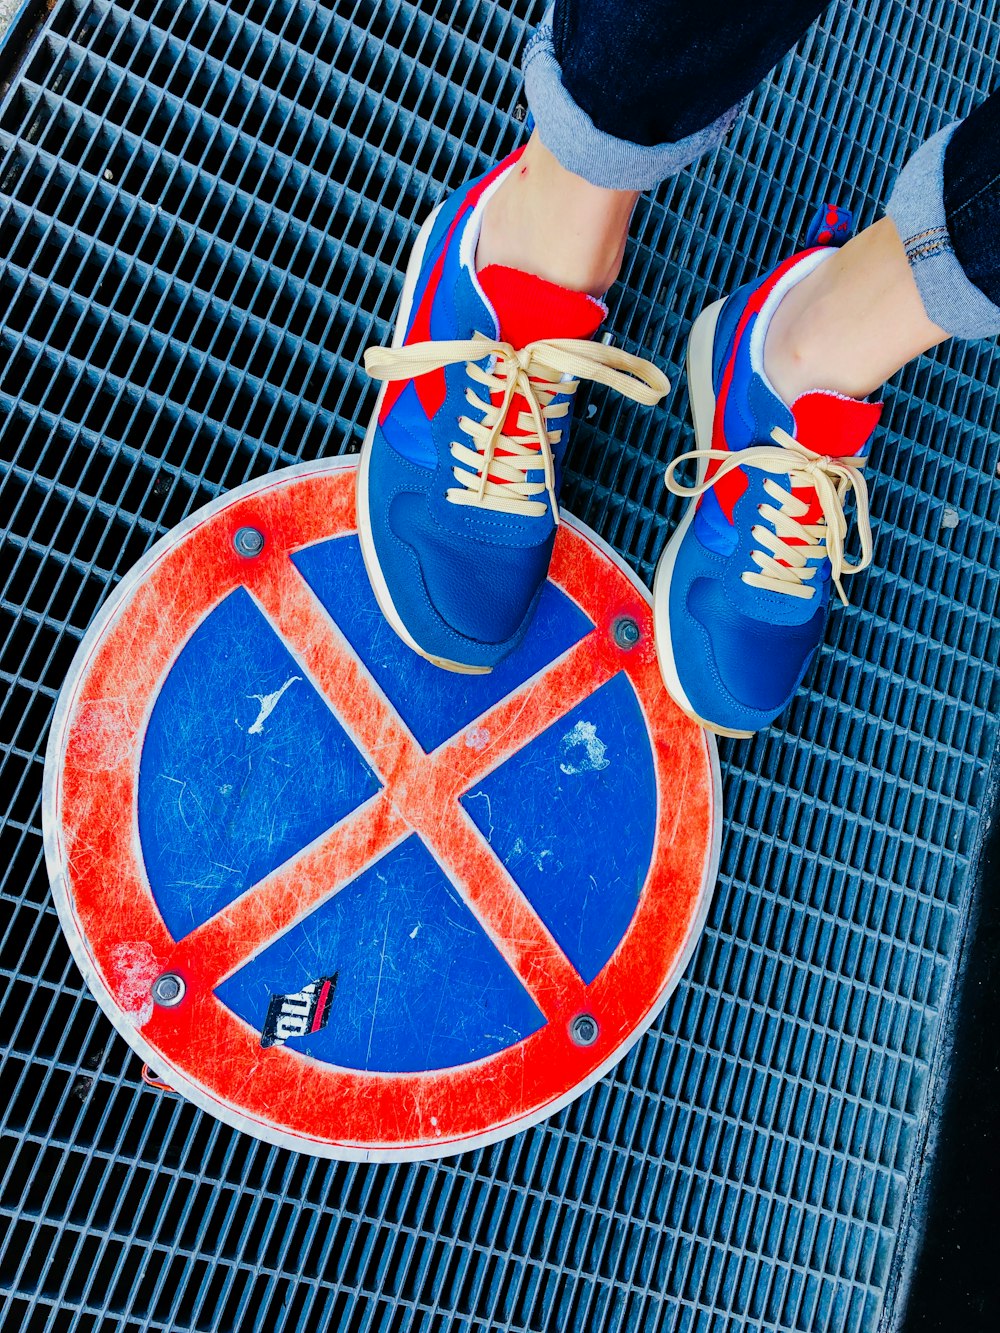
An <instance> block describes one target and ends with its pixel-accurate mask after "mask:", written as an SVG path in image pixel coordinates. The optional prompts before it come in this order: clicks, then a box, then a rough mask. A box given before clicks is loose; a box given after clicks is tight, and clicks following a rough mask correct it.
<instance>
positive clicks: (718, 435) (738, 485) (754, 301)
mask: <svg viewBox="0 0 1000 1333" xmlns="http://www.w3.org/2000/svg"><path fill="white" fill-rule="evenodd" d="M812 253H813V251H812V250H803V251H802V252H801V253H800V254H797V255H792V256H791V257H790V258H788V259H786V260H784V261H783V262H782V263H780V264H779V265H778V267H777V268H776V269H775V270H774V272H773V273H771V274H770V275H769V276H768V277H767V278H766V279H765V280H764V281H763V282H762V283H761V284H760V286H759V287H758V288H757V290H756V291H755V292H753V293H752V294H751V296H750V299H749V300H748V301H747V303H746V306H745V307H744V310H743V313H742V314H741V315H740V319H739V323H738V325H737V327H736V333H735V334H734V336H733V348H734V349H735V348H736V347H737V346H738V345H739V343H740V340H741V339H742V338H743V336H744V334H745V333H746V331H747V327H748V326H749V324H750V321H751V319H753V317H754V316H755V315H758V314H759V313H760V311H761V309H762V308H763V306H764V303H765V301H766V300H767V298H768V297H769V296H770V295H771V292H772V290H773V289H774V287H775V286H776V285H777V283H779V282H780V281H781V279H782V278H783V277H784V276H785V274H786V273H787V272H788V270H789V269H791V268H794V267H795V265H796V264H798V263H799V262H800V260H802V259H805V257H806V255H810V254H812ZM735 360H736V358H735V355H731V356H730V358H729V361H728V362H727V364H726V368H725V370H724V371H723V372H722V382H721V383H720V385H719V392H718V395H717V397H716V401H715V419H714V422H713V425H712V448H713V449H721V450H723V451H725V452H726V453H728V452H729V445H728V443H727V441H726V432H725V416H726V400H727V399H728V397H729V389H730V386H731V385H732V382H733V367H734V365H735ZM721 466H722V464H721V463H718V462H716V460H715V459H714V458H713V459H712V460H711V461H710V462H709V465H708V469H707V471H706V473H705V480H706V481H710V480H711V479H712V477H714V476H715V474H716V472H718V470H719V468H720V467H721ZM749 484H750V483H749V481H748V479H747V474H746V473H745V472H744V471H743V469H742V468H734V469H733V471H732V472H730V473H728V474H727V475H726V476H725V477H723V478H722V480H721V481H720V482H719V483H718V485H717V486H716V487H715V498H716V499H717V500H718V502H719V508H720V509H721V510H722V512H723V513H724V514H725V516H726V518H727V519H728V520H729V522H730V523H732V521H733V510H734V509H735V508H736V504H737V501H738V500H739V499H740V498H741V497H742V496H743V493H744V492H745V491H746V488H747V486H748V485H749ZM698 503H699V504H701V501H700V500H699V501H698Z"/></svg>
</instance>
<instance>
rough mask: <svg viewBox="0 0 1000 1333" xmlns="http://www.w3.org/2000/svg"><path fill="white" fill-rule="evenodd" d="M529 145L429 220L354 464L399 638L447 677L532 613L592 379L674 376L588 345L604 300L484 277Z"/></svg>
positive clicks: (521, 276)
mask: <svg viewBox="0 0 1000 1333" xmlns="http://www.w3.org/2000/svg"><path fill="white" fill-rule="evenodd" d="M519 156H520V153H516V154H514V155H513V157H511V158H508V159H507V160H506V161H505V162H502V163H501V164H500V165H499V166H498V167H496V168H494V170H493V171H491V172H489V174H488V175H486V176H484V177H482V178H481V179H480V180H478V181H474V182H473V183H472V184H471V185H468V186H466V187H465V188H464V189H462V190H460V191H458V193H457V194H454V195H452V196H451V198H449V199H447V200H446V201H445V202H444V203H443V204H441V205H440V206H439V208H438V209H437V210H436V211H435V212H434V213H433V214H432V215H431V217H430V218H429V219H428V220H427V222H426V223H425V224H424V226H423V228H422V230H421V232H420V235H419V237H418V238H417V243H416V247H415V249H414V251H413V255H412V257H411V259H410V262H409V266H408V268H407V272H406V280H405V283H404V286H403V296H402V301H401V304H400V309H399V314H398V316H397V322H396V328H395V334H394V336H393V341H392V346H391V347H388V348H373V349H370V350H369V351H368V352H366V353H365V368H366V369H367V370H368V372H369V374H371V375H373V376H374V377H375V378H377V379H381V380H383V381H385V384H384V386H383V389H382V391H381V393H380V395H379V400H378V404H377V406H376V410H375V415H374V418H373V420H372V423H371V425H370V427H369V429H368V433H367V435H366V437H365V442H364V445H363V446H362V450H361V460H360V464H359V467H358V481H357V518H358V533H359V536H360V539H361V550H362V553H363V555H364V561H365V568H366V569H367V571H368V577H369V579H370V581H371V584H372V588H373V590H374V592H375V596H376V598H377V600H378V603H379V606H380V607H381V609H382V612H383V614H384V615H385V616H386V619H387V620H388V621H389V623H390V625H392V627H393V629H394V630H395V631H396V633H397V634H398V635H399V636H400V637H401V638H402V639H403V640H404V642H405V643H407V644H409V646H410V647H411V648H412V649H413V650H414V652H417V653H419V654H420V655H421V656H422V657H425V658H427V659H428V660H429V661H431V662H434V663H435V664H436V665H437V666H441V667H446V668H448V669H449V670H452V671H464V672H484V671H489V670H491V669H492V668H493V667H494V666H495V665H496V664H497V662H499V661H500V660H501V659H502V658H504V657H505V656H506V655H507V654H508V653H510V652H512V651H513V649H515V648H516V647H517V646H518V644H519V643H520V642H521V640H522V639H523V638H524V635H525V633H526V632H527V629H528V626H529V624H530V623H531V617H532V615H533V613H534V609H535V606H536V604H537V602H538V598H539V596H540V594H541V590H542V586H543V584H544V582H545V578H546V575H547V573H548V568H549V558H550V555H551V553H552V544H553V541H554V538H555V531H556V525H557V523H558V518H559V506H558V488H559V473H560V460H561V458H562V455H563V452H564V449H565V445H566V437H567V434H568V431H569V424H570V414H571V407H572V401H573V395H574V393H575V392H576V389H577V388H578V386H579V383H580V381H581V380H582V379H589V380H596V381H599V382H600V383H603V384H607V385H609V386H610V387H612V388H616V389H618V390H619V391H621V392H623V393H625V394H627V395H628V396H629V397H631V398H634V399H635V400H636V401H638V402H644V403H650V404H651V403H655V402H657V401H658V400H659V399H660V398H661V397H662V396H663V394H664V393H666V391H667V389H668V387H669V385H668V383H667V380H666V377H665V376H664V375H663V374H662V373H661V372H660V371H659V370H657V369H656V367H655V366H652V365H650V364H649V363H648V362H646V361H641V360H639V358H638V357H634V356H629V355H627V354H626V353H624V352H622V351H620V350H618V349H616V348H614V347H608V346H605V345H604V344H603V343H602V342H593V341H591V339H592V337H593V335H594V334H595V333H596V332H597V330H598V328H599V327H600V325H601V322H602V321H603V319H604V317H605V315H606V314H607V307H606V306H605V305H604V304H603V302H601V301H598V300H595V299H594V298H593V297H591V296H587V295H585V294H583V293H580V292H571V291H567V290H565V289H564V288H562V287H558V286H556V285H555V284H553V283H550V282H546V281H544V280H543V279H541V278H538V277H534V276H533V275H531V274H528V273H521V272H519V271H517V270H515V269H509V268H502V267H499V266H496V265H494V266H490V267H488V268H486V269H484V270H483V271H482V272H479V273H477V271H476V263H475V259H476V245H477V242H478V239H479V232H480V228H481V225H482V217H483V211H484V209H485V206H486V203H487V201H488V200H489V198H490V195H491V193H492V192H493V191H494V190H495V189H497V188H498V187H499V186H500V184H501V182H502V181H503V179H504V177H505V176H506V174H507V172H508V171H510V170H512V168H513V166H514V163H515V161H516V160H517V158H518V157H519Z"/></svg>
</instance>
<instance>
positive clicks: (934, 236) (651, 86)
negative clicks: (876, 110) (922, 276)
mask: <svg viewBox="0 0 1000 1333" xmlns="http://www.w3.org/2000/svg"><path fill="white" fill-rule="evenodd" d="M825 8H826V0H780V2H779V0H634V3H631V4H627V3H614V2H613V0H555V10H554V14H553V16H552V33H551V42H552V48H553V49H554V52H555V58H556V61H557V62H558V66H559V70H560V73H561V79H562V84H563V86H564V88H565V90H566V92H567V93H568V94H569V97H570V98H571V99H572V101H573V102H574V103H575V104H576V106H577V107H579V108H580V110H581V111H583V112H584V113H586V116H587V117H589V119H590V121H591V122H592V123H593V125H594V126H595V127H596V129H598V130H600V131H603V132H604V133H605V134H607V135H610V136H612V137H613V138H614V139H618V140H624V141H627V142H628V143H629V144H633V145H639V146H641V147H647V148H649V147H655V146H657V145H660V146H662V145H670V144H678V143H679V141H681V140H685V141H688V142H689V143H692V144H694V145H695V146H697V144H698V142H699V140H698V136H699V134H700V133H701V132H704V131H707V130H708V129H709V128H710V127H713V126H715V127H718V126H722V127H723V128H724V126H725V124H726V123H727V122H726V116H727V113H729V112H730V111H731V109H732V108H734V107H736V106H737V105H738V104H739V103H740V102H741V101H742V100H743V99H744V98H745V97H746V96H747V94H748V93H749V92H750V91H751V90H752V89H753V88H754V87H755V86H756V85H757V84H758V83H759V82H760V81H761V80H762V79H763V78H764V77H765V76H766V75H767V73H768V72H769V71H770V70H771V69H772V67H773V66H774V65H775V64H776V63H777V62H778V61H779V60H780V59H781V58H782V56H783V55H784V54H785V53H786V52H787V51H788V50H789V49H790V48H791V47H792V46H794V45H795V43H796V42H797V41H798V40H799V39H800V38H801V37H802V36H803V34H804V33H805V32H806V30H807V29H808V28H809V26H810V25H811V24H812V23H813V21H814V20H815V19H816V17H817V16H818V15H819V14H820V13H821V12H822V11H823V10H824V9H825ZM529 49H530V48H529ZM529 87H530V84H529ZM538 119H539V116H538V115H537V114H536V120H538ZM544 138H545V134H544V132H543V139H544ZM706 142H709V141H706ZM942 151H943V155H944V156H943V199H944V215H945V216H944V226H940V225H937V226H928V227H916V229H915V230H912V229H911V234H909V235H906V234H904V235H903V240H904V242H905V243H906V245H907V251H908V253H909V254H910V257H911V262H913V263H914V264H915V267H916V266H917V265H920V264H923V263H924V261H927V260H934V259H939V258H943V257H945V256H946V255H947V254H953V255H954V256H955V257H957V259H958V261H959V263H960V264H961V267H962V269H963V270H964V273H965V275H966V277H968V278H969V280H970V281H971V282H972V283H973V284H974V285H975V286H976V287H977V288H978V289H979V291H980V292H982V293H983V294H984V296H985V297H986V298H987V299H988V301H989V302H991V303H992V304H993V305H996V306H1000V227H998V217H1000V93H994V94H993V95H991V96H990V97H989V98H987V99H986V101H985V102H983V103H982V104H981V105H980V106H978V107H977V108H976V109H975V110H973V111H972V112H971V113H970V114H969V116H968V117H967V119H966V120H965V121H963V122H962V123H961V124H960V125H958V126H957V128H955V129H954V131H953V132H952V133H951V134H950V136H949V137H948V139H947V143H946V144H943V145H942ZM557 155H558V154H557ZM695 155H696V154H695V153H694V152H692V153H691V154H689V160H690V157H693V156H695ZM926 156H927V157H930V156H932V154H927V155H926ZM677 165H678V166H681V165H685V163H684V162H683V161H682V160H681V159H678V163H677ZM675 169H676V168H675ZM940 169H941V168H940V166H939V170H940ZM904 174H905V173H904ZM598 183H601V184H605V183H608V184H610V183H613V182H610V181H598ZM645 183H646V182H645V181H643V184H645ZM890 213H892V215H893V216H894V218H896V214H895V213H894V212H893V210H892V208H890ZM896 220H897V224H898V223H899V219H898V218H896ZM932 221H939V220H938V219H932ZM904 230H905V228H904ZM946 327H947V326H946ZM949 331H950V332H960V333H964V334H965V335H966V336H972V333H973V332H980V331H984V325H983V321H982V320H981V319H980V320H978V321H977V320H973V321H972V322H971V323H970V325H969V328H967V329H960V328H952V329H949Z"/></svg>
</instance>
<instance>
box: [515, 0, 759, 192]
mask: <svg viewBox="0 0 1000 1333" xmlns="http://www.w3.org/2000/svg"><path fill="white" fill-rule="evenodd" d="M552 17H553V10H552V9H551V8H550V9H549V10H547V11H546V14H545V17H544V18H543V19H542V22H541V24H540V25H539V27H538V28H536V29H535V31H534V33H533V34H532V35H531V37H530V39H529V41H528V44H527V46H526V47H525V48H524V56H523V58H522V61H521V68H522V69H523V71H524V89H525V94H526V96H527V100H528V107H529V109H530V110H531V115H532V118H533V120H534V122H535V125H536V127H537V129H538V133H539V136H540V138H541V140H542V143H544V145H545V147H546V148H547V149H548V150H549V152H550V153H552V154H553V155H554V156H555V157H556V159H557V160H558V161H559V162H560V164H561V165H562V166H564V167H565V168H566V170H567V171H572V172H574V173H575V174H576V175H577V176H582V177H583V178H584V180H588V181H590V183H591V184H592V185H599V186H603V187H604V189H607V190H651V189H653V187H654V186H656V185H659V183H660V182H661V181H663V180H666V179H667V177H668V176H675V175H676V174H677V172H679V171H681V170H682V169H683V168H684V167H686V166H689V165H690V164H691V163H692V162H694V161H695V160H696V159H697V158H699V157H701V155H702V154H703V153H707V152H708V151H709V150H710V149H712V148H715V147H716V145H717V144H719V143H720V142H721V141H722V139H723V137H724V136H725V134H726V131H727V130H728V129H729V128H730V126H731V125H732V124H733V122H734V121H735V120H736V118H737V116H738V115H739V113H740V111H742V109H743V107H744V105H745V103H744V102H740V103H739V104H738V105H737V106H734V107H730V109H729V110H728V111H725V112H723V114H722V115H721V116H720V117H719V119H718V120H716V121H714V122H713V123H712V124H711V125H708V126H706V128H705V129H703V130H696V131H695V133H694V134H689V135H687V136H686V137H685V138H683V139H678V140H677V141H676V142H675V143H661V144H653V145H650V146H647V145H645V144H635V143H630V142H629V141H628V140H627V139H619V138H616V137H615V136H614V135H613V134H607V133H605V131H604V130H599V129H598V128H597V126H596V125H595V124H594V122H593V121H592V120H591V118H590V117H589V116H588V115H587V113H586V112H585V111H584V110H582V108H580V107H578V106H577V104H576V103H575V102H574V101H573V99H572V98H571V97H570V95H569V93H568V92H567V91H566V89H565V87H564V86H563V82H562V73H561V71H560V68H559V62H558V61H557V60H556V54H555V48H554V47H553V43H552Z"/></svg>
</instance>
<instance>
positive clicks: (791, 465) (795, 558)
mask: <svg viewBox="0 0 1000 1333" xmlns="http://www.w3.org/2000/svg"><path fill="white" fill-rule="evenodd" d="M771 438H772V439H773V440H774V441H775V446H777V447H775V446H772V445H769V444H763V445H753V446H751V447H750V448H748V449H739V450H736V451H734V452H732V453H730V452H728V451H727V450H723V449H693V450H691V452H690V453H686V454H680V455H679V456H678V457H677V458H675V459H673V461H672V462H671V463H670V464H669V466H668V467H667V472H666V477H665V481H666V484H667V490H668V491H670V492H671V494H673V495H680V496H684V497H687V498H689V499H691V498H695V497H697V496H699V495H704V493H705V492H706V491H707V490H710V489H711V487H713V486H714V485H715V484H716V482H718V481H721V480H722V478H723V477H726V476H728V475H729V473H730V472H732V471H734V470H735V469H736V468H738V467H755V468H760V469H761V470H762V471H764V472H770V473H773V474H777V475H779V476H780V475H782V474H786V475H787V476H788V478H789V489H788V490H786V489H785V488H784V487H783V486H779V485H778V483H777V482H774V481H771V480H768V481H765V483H764V489H765V490H766V491H767V493H768V495H769V496H770V497H771V499H772V500H774V501H775V502H776V506H777V507H776V506H775V505H768V504H765V505H761V506H760V507H759V508H760V515H761V518H763V519H766V520H767V522H768V523H769V524H770V525H771V529H773V531H772V530H770V529H768V528H766V527H764V526H763V525H762V524H756V525H755V526H754V527H753V529H752V535H753V538H754V540H755V541H756V542H758V543H759V546H760V547H761V548H763V549H757V550H754V551H753V553H752V555H751V559H752V560H753V562H754V564H755V565H756V566H757V571H752V570H748V571H746V572H745V573H744V574H743V576H742V577H743V581H744V583H750V584H753V585H754V586H755V587H758V588H767V589H769V590H770V591H772V592H782V593H788V594H790V595H791V596H793V597H812V595H813V593H814V592H815V591H816V584H815V583H814V582H812V581H811V580H813V579H814V577H815V574H816V570H817V569H818V568H819V566H818V565H816V564H809V561H810V560H811V559H812V560H815V559H816V557H817V556H820V557H824V556H825V557H826V558H828V559H829V561H830V571H831V577H832V579H833V582H834V584H835V585H836V588H837V591H838V593H839V594H840V600H841V601H842V602H843V603H844V605H845V606H846V605H847V596H846V594H845V592H844V588H843V584H842V583H841V579H842V578H843V577H845V576H846V575H849V574H860V572H861V571H862V570H863V569H866V568H867V567H868V565H870V564H871V560H872V530H871V520H870V518H869V513H868V487H867V485H866V483H865V479H864V477H863V476H862V475H861V472H860V469H861V468H862V467H864V465H865V463H866V462H867V461H868V460H867V459H865V458H827V457H826V456H825V455H824V454H816V453H813V451H812V450H811V449H807V448H806V446H805V445H804V444H800V443H799V441H798V440H796V439H795V437H794V436H792V435H789V433H788V432H787V431H785V430H782V429H781V427H780V426H776V427H775V429H774V430H773V431H772V432H771ZM700 458H706V459H709V460H714V461H716V462H718V463H719V468H718V470H717V471H716V472H714V473H713V474H712V476H711V477H707V478H706V479H705V481H703V482H697V483H695V485H693V486H686V485H685V484H684V483H683V482H678V481H677V480H676V479H675V477H674V471H675V469H676V468H677V467H678V466H679V465H680V464H681V463H684V462H686V461H687V460H688V459H700ZM805 487H811V488H812V489H814V490H815V492H816V495H817V498H818V500H819V506H820V509H821V511H822V514H823V518H822V521H821V522H819V523H803V522H802V519H803V517H804V516H805V515H806V514H807V513H808V511H809V509H810V508H811V505H810V504H809V503H808V502H806V501H804V500H801V499H799V497H798V496H796V495H793V494H792V493H791V490H792V489H802V488H805ZM849 490H851V491H853V492H854V495H855V498H856V500H857V526H858V534H859V536H860V538H861V559H860V560H859V561H858V563H857V564H856V565H851V564H848V562H847V560H846V559H845V558H844V540H845V538H846V536H847V519H846V517H845V515H844V500H845V499H846V497H847V492H848V491H849Z"/></svg>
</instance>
